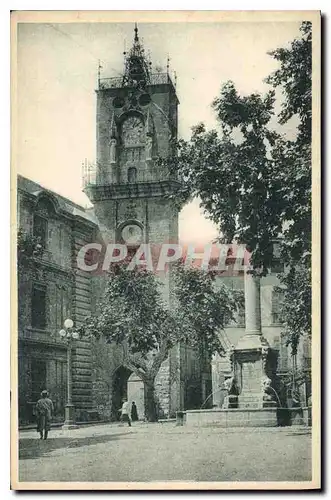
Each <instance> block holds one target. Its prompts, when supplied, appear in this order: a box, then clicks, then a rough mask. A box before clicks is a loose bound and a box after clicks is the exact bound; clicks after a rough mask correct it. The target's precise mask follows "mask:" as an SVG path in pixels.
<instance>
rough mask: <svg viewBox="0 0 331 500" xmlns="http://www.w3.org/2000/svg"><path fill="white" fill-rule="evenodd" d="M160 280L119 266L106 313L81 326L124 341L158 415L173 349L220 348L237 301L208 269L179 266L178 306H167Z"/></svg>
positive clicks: (151, 413) (149, 412)
mask: <svg viewBox="0 0 331 500" xmlns="http://www.w3.org/2000/svg"><path fill="white" fill-rule="evenodd" d="M161 286H162V285H161V283H160V281H159V280H158V279H157V278H156V276H155V275H154V274H153V273H152V272H150V271H147V270H146V269H144V268H142V267H140V266H135V267H134V268H133V270H129V269H128V268H127V267H126V265H125V264H124V265H116V266H113V267H112V269H111V271H110V276H109V282H108V286H107V289H106V292H105V296H104V299H103V300H102V302H101V304H100V306H101V307H100V310H101V313H100V314H99V315H97V316H95V317H89V318H87V320H86V321H85V323H84V324H83V325H82V326H81V327H80V332H79V333H81V334H82V335H90V336H93V337H94V338H97V339H99V338H101V337H102V338H103V339H106V340H107V342H108V343H114V344H117V345H121V346H122V348H123V354H124V363H125V365H126V366H127V367H128V368H129V369H131V370H132V371H133V372H134V373H136V374H137V375H138V376H139V377H140V378H141V379H142V380H143V382H144V386H145V414H146V417H147V418H148V420H149V421H155V420H156V418H157V411H156V401H155V399H156V398H155V378H156V375H157V373H158V371H159V369H160V367H161V364H162V363H163V361H165V359H166V358H167V356H168V354H169V350H170V349H171V348H172V347H173V346H174V345H175V344H177V343H178V342H185V343H187V344H189V345H191V346H192V347H194V348H196V349H197V350H198V351H199V352H201V349H200V346H201V344H202V345H203V346H205V347H206V346H207V349H208V352H211V351H213V350H215V349H217V348H218V347H219V342H218V341H217V339H218V332H219V329H220V328H223V327H224V325H225V322H226V321H227V319H228V318H230V317H232V313H231V311H232V310H234V309H235V308H236V307H237V306H236V300H235V297H234V295H233V294H232V293H231V291H228V290H227V289H226V287H225V286H222V288H221V289H220V290H218V291H217V290H215V288H214V287H213V286H212V277H211V276H209V275H207V274H206V273H204V274H203V272H202V271H198V270H190V269H187V270H186V269H184V268H182V267H179V268H178V269H177V272H176V278H175V285H174V289H175V295H176V305H175V306H174V307H173V308H172V309H170V308H167V307H165V305H164V303H163V301H162V295H161V292H160V287H161Z"/></svg>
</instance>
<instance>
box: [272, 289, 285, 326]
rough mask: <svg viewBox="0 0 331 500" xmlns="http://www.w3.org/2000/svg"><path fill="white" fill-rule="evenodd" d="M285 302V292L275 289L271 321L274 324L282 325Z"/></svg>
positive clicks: (273, 291)
mask: <svg viewBox="0 0 331 500" xmlns="http://www.w3.org/2000/svg"><path fill="white" fill-rule="evenodd" d="M283 301H284V292H283V290H278V289H276V288H274V289H273V290H272V299H271V320H272V323H273V324H279V323H282V314H281V313H282V305H283Z"/></svg>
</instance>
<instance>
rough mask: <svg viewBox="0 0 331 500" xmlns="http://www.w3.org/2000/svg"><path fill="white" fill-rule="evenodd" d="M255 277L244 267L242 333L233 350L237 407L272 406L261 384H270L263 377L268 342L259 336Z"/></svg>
mask: <svg viewBox="0 0 331 500" xmlns="http://www.w3.org/2000/svg"><path fill="white" fill-rule="evenodd" d="M260 282H261V278H260V277H259V276H254V275H253V274H252V272H251V271H250V269H247V268H246V269H245V334H244V335H243V337H241V339H240V340H239V342H238V344H237V346H236V348H235V350H234V362H235V364H236V368H237V369H236V374H237V375H236V377H237V383H238V386H239V390H240V393H239V396H238V407H239V408H247V409H249V408H256V409H258V408H260V409H262V408H264V407H265V406H270V405H271V406H272V405H273V403H272V402H270V400H269V399H270V398H269V399H268V397H267V396H266V393H265V387H266V385H268V384H270V382H271V381H270V379H269V378H268V376H267V363H268V353H269V349H270V348H269V344H268V342H267V341H266V339H265V338H264V337H263V336H262V329H261V302H260Z"/></svg>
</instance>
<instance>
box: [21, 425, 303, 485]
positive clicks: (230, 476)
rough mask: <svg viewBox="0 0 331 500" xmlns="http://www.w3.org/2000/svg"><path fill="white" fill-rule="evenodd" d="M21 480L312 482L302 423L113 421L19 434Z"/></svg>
mask: <svg viewBox="0 0 331 500" xmlns="http://www.w3.org/2000/svg"><path fill="white" fill-rule="evenodd" d="M19 480H20V481H100V482H101V481H163V480H166V481H171V480H172V481H178V480H182V481H310V480H311V431H310V429H308V428H306V427H286V428H285V427H283V428H271V429H266V428H264V429H248V428H244V429H243V428H240V429H220V428H193V427H187V426H183V427H176V426H175V424H174V423H166V424H143V423H138V424H136V425H135V426H132V427H131V428H129V427H126V426H120V425H117V424H109V425H99V426H93V427H85V428H79V429H74V430H70V431H62V430H52V431H51V432H50V438H49V440H47V441H40V440H39V439H38V435H37V432H36V431H23V432H21V433H20V462H19Z"/></svg>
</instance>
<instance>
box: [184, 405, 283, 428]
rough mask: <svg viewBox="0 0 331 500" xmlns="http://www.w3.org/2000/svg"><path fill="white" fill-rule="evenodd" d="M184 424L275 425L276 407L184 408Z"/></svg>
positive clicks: (218, 425)
mask: <svg viewBox="0 0 331 500" xmlns="http://www.w3.org/2000/svg"><path fill="white" fill-rule="evenodd" d="M185 413H186V418H185V425H188V426H194V427H199V426H202V427H205V426H213V427H277V426H278V420H277V408H276V407H275V406H274V407H269V408H228V409H221V408H212V409H205V410H186V412H185Z"/></svg>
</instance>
